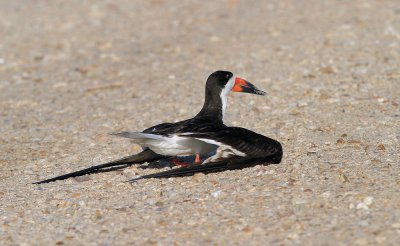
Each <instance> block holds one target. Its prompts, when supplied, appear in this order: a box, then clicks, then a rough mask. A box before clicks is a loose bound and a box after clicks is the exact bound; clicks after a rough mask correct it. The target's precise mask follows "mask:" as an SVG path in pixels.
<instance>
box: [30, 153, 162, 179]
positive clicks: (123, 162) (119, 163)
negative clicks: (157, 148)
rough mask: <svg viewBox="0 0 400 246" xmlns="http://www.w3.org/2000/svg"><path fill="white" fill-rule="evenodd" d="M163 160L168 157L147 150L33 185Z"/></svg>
mask: <svg viewBox="0 0 400 246" xmlns="http://www.w3.org/2000/svg"><path fill="white" fill-rule="evenodd" d="M163 158H166V156H162V155H159V154H156V153H155V152H153V151H152V150H150V149H146V150H143V151H142V152H140V153H138V154H136V155H131V156H127V157H124V158H121V159H118V160H116V161H111V162H107V163H104V164H100V165H96V166H91V167H89V168H85V169H82V170H79V171H75V172H71V173H67V174H63V175H60V176H57V177H54V178H50V179H45V180H42V181H38V182H34V183H33V184H43V183H50V182H54V181H57V180H64V179H68V178H72V177H78V176H83V175H86V174H91V173H99V172H109V171H113V170H117V169H121V168H125V167H128V166H131V165H133V164H140V163H144V162H151V161H156V160H160V159H163Z"/></svg>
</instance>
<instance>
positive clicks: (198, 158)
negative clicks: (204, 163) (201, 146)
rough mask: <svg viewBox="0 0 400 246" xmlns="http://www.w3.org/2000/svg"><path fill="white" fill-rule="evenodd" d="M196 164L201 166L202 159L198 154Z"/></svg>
mask: <svg viewBox="0 0 400 246" xmlns="http://www.w3.org/2000/svg"><path fill="white" fill-rule="evenodd" d="M194 164H201V159H200V155H199V154H196V159H195V160H194Z"/></svg>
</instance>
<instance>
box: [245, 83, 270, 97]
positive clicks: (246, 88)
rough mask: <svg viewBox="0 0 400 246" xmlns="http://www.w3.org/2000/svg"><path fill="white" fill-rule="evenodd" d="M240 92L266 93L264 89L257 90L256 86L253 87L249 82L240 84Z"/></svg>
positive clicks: (262, 94)
mask: <svg viewBox="0 0 400 246" xmlns="http://www.w3.org/2000/svg"><path fill="white" fill-rule="evenodd" d="M242 92H244V93H251V94H256V95H261V96H264V95H265V94H267V93H266V92H265V91H262V90H259V89H258V88H257V87H255V86H254V85H253V84H251V83H247V84H246V85H245V86H242Z"/></svg>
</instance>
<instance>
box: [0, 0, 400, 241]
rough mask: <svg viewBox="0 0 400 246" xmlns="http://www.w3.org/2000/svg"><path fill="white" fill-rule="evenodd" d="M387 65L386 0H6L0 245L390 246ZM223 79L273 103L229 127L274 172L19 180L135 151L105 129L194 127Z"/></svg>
mask: <svg viewBox="0 0 400 246" xmlns="http://www.w3.org/2000/svg"><path fill="white" fill-rule="evenodd" d="M399 62H400V4H399V2H398V1H361V0H359V1H278V0H277V1H263V2H262V1H255V0H253V1H240V0H230V1H218V2H217V1H212V2H211V1H209V3H207V4H205V3H204V2H203V1H178V0H176V1H167V0H152V1H128V0H125V1H94V0H93V1H91V0H90V1H78V0H76V1H59V0H57V1H54V0H51V1H50V0H48V1H41V0H38V1H7V0H1V1H0V131H1V135H0V153H1V156H0V170H1V172H0V178H1V184H0V216H1V221H0V222H1V226H0V244H1V245H28V244H29V245H30V244H32V245H54V244H56V245H126V244H138V245H139V244H143V243H145V244H147V245H171V244H178V245H184V244H186V245H192V244H193V245H195V244H203V245H227V244H230V245H232V244H238V245H265V244H272V245H291V244H303V245H395V244H396V242H397V243H398V242H399V241H400V176H399V175H400V168H399V149H400V144H399V142H400V130H399V129H400V106H399V105H400V70H399ZM218 69H226V70H230V71H234V72H235V73H236V74H238V75H241V77H243V78H246V79H247V80H249V81H251V82H253V83H254V84H256V85H257V86H258V87H259V88H261V89H264V90H266V91H267V92H268V95H267V96H266V97H260V96H253V95H248V94H232V95H230V98H229V105H228V112H227V123H228V124H230V125H236V126H243V127H246V128H249V129H251V130H254V131H256V132H259V133H262V134H264V135H266V136H269V137H272V138H274V139H277V140H279V141H280V142H281V143H282V144H283V146H284V159H283V161H282V163H281V164H279V165H271V166H256V167H252V168H246V169H243V170H237V171H227V172H223V173H215V174H210V175H204V174H199V175H195V176H193V177H183V178H171V179H164V180H154V179H151V180H143V181H139V182H137V183H135V184H132V185H130V184H127V183H124V181H125V180H127V179H129V178H132V177H135V176H136V175H139V174H147V173H152V172H157V171H160V170H158V169H139V168H137V167H132V168H128V169H126V170H123V171H115V172H109V173H103V174H96V175H91V176H87V177H85V178H82V179H78V180H74V179H69V180H66V181H59V182H54V183H50V184H45V185H32V184H30V183H31V182H33V181H37V180H39V179H43V178H48V177H51V176H53V175H57V174H62V173H65V172H68V171H73V170H77V169H80V168H83V167H87V166H90V165H92V164H97V163H101V162H105V161H109V160H113V159H116V158H119V157H122V156H125V155H128V154H131V153H135V152H137V151H139V147H138V146H135V145H133V144H131V143H130V142H129V141H126V140H124V139H118V138H114V137H111V136H109V135H108V133H111V132H115V131H120V130H141V129H144V128H146V127H149V126H152V125H154V124H156V123H161V122H164V121H174V120H182V119H185V118H189V117H192V116H193V115H194V114H195V113H197V111H198V110H199V109H200V108H201V106H202V102H203V95H204V92H203V91H204V83H205V80H206V78H207V76H208V75H209V74H210V73H211V72H213V71H215V70H218ZM167 169H168V167H166V168H164V169H162V170H167Z"/></svg>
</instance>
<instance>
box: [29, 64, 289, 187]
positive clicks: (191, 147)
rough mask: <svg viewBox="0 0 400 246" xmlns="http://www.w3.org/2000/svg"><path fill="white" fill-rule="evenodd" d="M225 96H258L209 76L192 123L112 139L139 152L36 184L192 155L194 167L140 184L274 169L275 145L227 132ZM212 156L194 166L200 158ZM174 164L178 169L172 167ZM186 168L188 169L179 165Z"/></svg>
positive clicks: (224, 76) (218, 75) (243, 84)
mask: <svg viewBox="0 0 400 246" xmlns="http://www.w3.org/2000/svg"><path fill="white" fill-rule="evenodd" d="M230 91H234V92H244V93H252V94H258V95H264V94H265V92H263V91H261V90H259V89H257V88H256V87H255V86H254V85H253V84H251V83H250V82H248V81H246V80H244V79H241V78H239V77H236V76H234V75H233V74H232V73H231V72H228V71H217V72H214V73H212V74H211V75H210V76H209V77H208V79H207V83H206V90H205V101H204V105H203V108H202V109H201V111H200V112H199V113H198V114H197V115H196V116H195V117H193V118H191V119H188V120H184V121H180V122H176V123H162V124H159V125H156V126H153V127H150V128H148V129H146V130H144V131H142V132H120V133H115V134H112V135H116V136H120V137H125V138H129V139H131V140H133V142H135V143H137V144H139V145H141V146H142V147H143V151H142V152H140V153H138V154H135V155H131V156H128V157H124V158H122V159H119V160H116V161H112V162H108V163H104V164H101V165H96V166H92V167H89V168H86V169H83V170H79V171H76V172H72V173H68V174H64V175H61V176H57V177H54V178H50V179H46V180H43V181H39V182H36V184H40V183H48V182H53V181H56V180H62V179H67V178H70V177H76V176H81V175H85V174H90V173H97V172H106V171H110V170H116V169H120V168H124V167H127V166H131V165H133V164H141V163H144V162H153V161H158V160H162V159H166V158H170V157H176V156H189V155H195V156H196V158H195V164H196V165H190V166H189V167H181V168H176V169H173V170H169V171H166V172H161V173H159V174H153V175H147V176H142V177H140V178H152V177H160V178H161V177H170V176H180V175H186V174H190V173H195V172H212V171H218V170H226V169H235V168H240V167H245V166H249V165H254V164H257V163H262V162H264V163H265V162H269V163H279V162H280V160H281V158H282V147H281V145H280V143H279V142H277V141H275V140H273V139H270V138H267V137H264V136H262V135H260V134H257V133H254V132H251V131H249V130H247V129H243V128H237V127H227V126H226V125H225V124H224V123H223V120H224V114H225V109H226V104H227V95H228V93H229V92H230ZM209 153H214V155H212V156H210V157H209V158H207V159H206V160H205V161H204V162H203V163H201V165H200V162H201V160H200V155H204V154H209ZM174 163H175V164H180V165H182V164H183V163H179V162H178V161H174ZM185 165H188V164H185Z"/></svg>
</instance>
